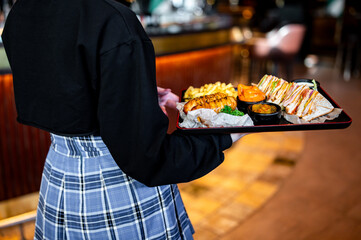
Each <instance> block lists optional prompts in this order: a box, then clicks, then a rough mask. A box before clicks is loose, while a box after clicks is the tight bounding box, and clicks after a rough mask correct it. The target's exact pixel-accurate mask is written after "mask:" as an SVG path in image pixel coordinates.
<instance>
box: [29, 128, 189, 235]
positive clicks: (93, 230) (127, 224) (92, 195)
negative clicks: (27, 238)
mask: <svg viewBox="0 0 361 240" xmlns="http://www.w3.org/2000/svg"><path fill="white" fill-rule="evenodd" d="M193 233H194V230H193V227H192V224H191V222H190V220H189V218H188V215H187V213H186V210H185V208H184V205H183V202H182V199H181V196H180V193H179V190H178V188H177V185H165V186H159V187H147V186H145V185H143V184H142V183H140V182H138V181H136V180H135V179H132V178H131V177H129V176H127V175H126V174H125V173H123V172H122V170H121V169H120V168H119V167H118V166H117V165H116V163H115V161H114V159H113V158H112V156H111V155H110V153H109V150H108V149H107V147H106V146H105V144H104V142H103V141H102V139H101V138H100V137H96V136H86V137H63V136H59V135H55V134H51V146H50V149H49V153H48V155H47V158H46V162H45V166H44V171H43V176H42V182H41V187H40V194H39V204H38V210H37V218H36V224H35V236H34V239H50V240H54V239H71V240H73V239H124V240H133V239H134V240H138V239H164V240H165V239H193V237H192V235H193Z"/></svg>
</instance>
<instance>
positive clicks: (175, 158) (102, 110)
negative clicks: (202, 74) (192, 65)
mask: <svg viewBox="0 0 361 240" xmlns="http://www.w3.org/2000/svg"><path fill="white" fill-rule="evenodd" d="M100 73H101V77H100V95H99V105H98V119H99V125H100V134H101V137H102V138H103V140H104V142H105V144H106V145H107V147H108V148H109V150H110V152H111V154H112V156H113V158H114V159H115V161H116V163H117V164H118V166H119V167H120V168H121V169H122V170H123V171H124V172H125V173H126V174H128V175H129V176H131V177H132V178H134V179H136V180H138V181H140V182H142V183H144V184H145V185H147V186H156V185H163V184H170V183H180V182H188V181H191V180H194V179H196V178H199V177H201V176H203V175H205V174H207V173H209V172H210V171H212V170H213V169H214V168H216V167H217V166H218V165H219V164H220V163H222V161H223V159H224V155H223V150H225V149H227V148H229V147H230V146H231V144H232V140H231V137H230V136H229V135H228V134H227V135H185V134H184V133H182V132H180V131H175V132H174V133H172V134H167V128H168V118H167V117H166V116H165V115H164V113H163V112H162V110H161V109H160V107H159V105H158V96H157V89H156V80H155V57H154V49H153V45H152V43H151V41H150V40H144V39H143V40H133V41H129V42H127V43H123V44H120V45H119V46H117V47H115V48H113V49H111V50H109V51H107V52H105V53H103V54H102V55H101V59H100Z"/></svg>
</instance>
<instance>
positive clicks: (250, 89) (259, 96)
mask: <svg viewBox="0 0 361 240" xmlns="http://www.w3.org/2000/svg"><path fill="white" fill-rule="evenodd" d="M238 98H239V100H241V101H245V102H259V101H263V100H264V99H265V98H266V95H265V94H264V93H263V92H262V91H261V90H260V89H259V88H258V87H257V86H246V85H243V84H238Z"/></svg>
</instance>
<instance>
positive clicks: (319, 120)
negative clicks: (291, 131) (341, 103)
mask: <svg viewBox="0 0 361 240" xmlns="http://www.w3.org/2000/svg"><path fill="white" fill-rule="evenodd" d="M341 112H342V109H341V108H334V109H333V110H332V112H330V113H328V114H326V115H323V116H321V117H318V118H315V119H313V120H311V121H306V120H304V119H302V118H299V117H298V116H296V115H290V114H287V113H286V112H284V111H283V112H282V116H283V117H284V118H285V119H286V120H287V121H289V122H291V123H294V124H306V123H324V122H325V121H326V120H333V119H335V118H337V117H338V116H339V115H340V114H341Z"/></svg>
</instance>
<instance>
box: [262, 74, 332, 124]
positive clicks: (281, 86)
mask: <svg viewBox="0 0 361 240" xmlns="http://www.w3.org/2000/svg"><path fill="white" fill-rule="evenodd" d="M314 84H316V82H315V81H314ZM257 87H258V88H259V89H260V90H261V91H262V92H264V93H265V94H266V97H267V101H269V102H273V103H276V104H279V105H280V106H281V107H283V108H284V110H285V112H286V113H287V114H290V115H296V116H298V117H299V118H302V119H304V120H306V121H311V120H313V119H315V118H317V117H320V116H323V115H326V114H328V113H330V112H332V111H333V109H334V107H333V106H332V104H331V103H330V102H329V101H328V100H327V99H326V98H325V97H324V96H322V94H321V93H319V92H318V91H317V90H314V89H317V88H314V89H311V88H310V87H309V86H308V85H306V84H302V83H295V82H290V83H289V82H287V81H285V80H283V79H281V78H277V77H275V76H271V75H265V76H264V77H263V78H262V79H261V81H260V82H259V83H258V84H257Z"/></svg>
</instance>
